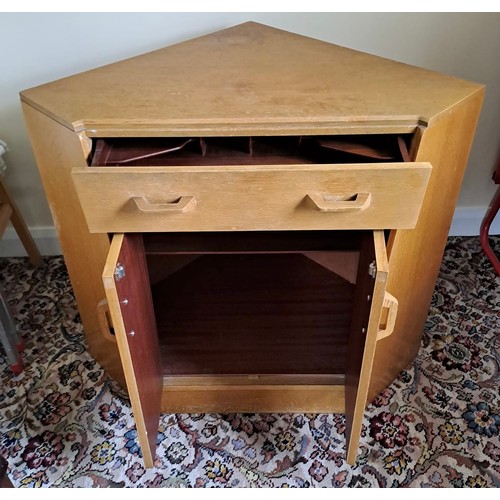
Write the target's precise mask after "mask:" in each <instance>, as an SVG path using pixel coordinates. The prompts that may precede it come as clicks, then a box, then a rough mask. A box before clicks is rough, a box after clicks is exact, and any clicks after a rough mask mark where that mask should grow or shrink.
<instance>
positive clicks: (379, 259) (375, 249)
mask: <svg viewBox="0 0 500 500" xmlns="http://www.w3.org/2000/svg"><path fill="white" fill-rule="evenodd" d="M387 275H388V262H387V253H386V246H385V238H384V232H383V231H373V233H371V232H366V233H365V234H364V236H363V238H362V242H361V252H360V257H359V265H358V273H357V279H356V294H355V297H354V303H353V314H352V320H351V329H350V334H349V342H348V359H347V367H346V380H345V416H346V438H347V462H348V463H349V464H354V463H355V461H356V455H357V452H358V444H359V438H360V434H361V427H362V423H363V416H364V414H365V407H366V400H367V397H368V386H369V384H370V376H371V371H372V366H373V358H374V355H375V346H376V343H377V340H378V339H379V338H384V337H386V336H388V335H390V334H391V333H392V330H393V329H394V322H395V320H396V313H397V300H396V299H394V297H392V296H391V295H389V294H388V293H386V290H385V287H386V283H387ZM383 313H384V315H383ZM382 318H385V319H384V323H385V325H384V326H383V327H382V326H381V320H382Z"/></svg>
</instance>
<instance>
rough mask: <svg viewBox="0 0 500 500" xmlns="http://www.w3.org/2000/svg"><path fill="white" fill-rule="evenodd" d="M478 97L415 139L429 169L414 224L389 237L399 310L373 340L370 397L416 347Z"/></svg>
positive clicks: (406, 362)
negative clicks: (389, 329)
mask: <svg viewBox="0 0 500 500" xmlns="http://www.w3.org/2000/svg"><path fill="white" fill-rule="evenodd" d="M482 101H483V93H482V92H478V93H477V94H476V95H474V96H473V97H471V98H470V99H468V100H466V101H464V102H462V103H460V104H457V106H455V107H454V108H453V109H451V110H450V111H449V112H448V114H447V116H446V117H443V119H442V120H440V121H439V122H438V123H436V124H434V125H433V126H432V127H429V128H427V129H425V130H424V132H423V134H422V137H421V139H420V145H419V148H418V152H417V157H416V161H429V162H431V163H432V166H433V169H432V174H431V178H430V181H429V185H428V187H427V191H426V194H425V197H424V201H423V204H422V210H421V212H420V216H419V220H418V223H417V225H416V227H415V229H413V230H411V231H407V230H397V231H396V233H395V235H394V237H393V238H392V247H391V252H390V258H389V265H390V270H391V272H390V274H389V278H388V283H387V291H388V292H389V293H391V294H392V295H394V296H395V297H396V298H397V299H398V301H399V310H398V317H397V320H396V326H395V330H394V333H393V334H392V335H391V336H390V337H388V338H386V339H383V340H381V341H380V342H378V343H377V350H376V353H375V362H374V367H373V372H372V379H371V382H370V393H369V401H371V400H373V399H374V398H375V397H376V396H377V395H378V394H379V393H380V392H381V391H382V390H383V389H384V388H385V387H387V386H388V385H389V384H390V383H391V382H392V381H393V380H394V379H395V378H396V377H397V376H398V374H399V373H400V372H401V371H402V370H405V369H407V368H408V366H409V365H410V363H411V362H412V361H413V359H414V358H415V356H416V355H417V353H418V350H419V348H420V344H421V339H422V334H423V331H424V325H425V321H426V319H427V315H428V313H429V307H430V303H431V298H432V293H433V291H434V287H435V284H436V279H437V275H438V272H439V266H440V264H441V259H442V256H443V252H444V248H445V245H446V241H447V237H448V232H449V229H450V225H451V220H452V217H453V213H454V210H455V206H456V202H457V198H458V195H459V192H460V185H461V183H462V177H463V174H464V171H465V167H466V165H467V158H468V156H469V151H470V147H471V144H472V139H473V137H474V131H475V129H476V124H477V120H478V118H479V112H480V110H481V105H482Z"/></svg>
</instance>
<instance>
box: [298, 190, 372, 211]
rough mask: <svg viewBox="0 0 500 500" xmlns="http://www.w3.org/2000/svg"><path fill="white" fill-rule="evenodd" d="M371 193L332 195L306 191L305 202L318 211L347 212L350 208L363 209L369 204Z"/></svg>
mask: <svg viewBox="0 0 500 500" xmlns="http://www.w3.org/2000/svg"><path fill="white" fill-rule="evenodd" d="M371 199H372V195H371V193H356V194H353V195H346V196H343V195H334V194H321V193H308V194H307V195H306V202H307V203H308V204H309V206H311V207H312V208H314V209H315V210H319V211H320V212H349V211H352V210H365V209H366V208H368V207H369V206H370V202H371Z"/></svg>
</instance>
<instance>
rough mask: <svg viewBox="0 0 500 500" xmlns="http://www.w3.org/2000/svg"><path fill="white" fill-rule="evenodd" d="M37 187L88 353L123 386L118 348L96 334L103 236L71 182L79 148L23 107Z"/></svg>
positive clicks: (80, 162)
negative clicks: (49, 217)
mask: <svg viewBox="0 0 500 500" xmlns="http://www.w3.org/2000/svg"><path fill="white" fill-rule="evenodd" d="M23 113H24V118H25V120H26V124H27V126H28V130H29V133H30V139H31V144H32V146H33V151H34V153H35V157H36V161H37V164H38V169H39V171H40V176H41V179H42V183H43V187H44V190H45V193H46V195H47V201H48V203H49V207H50V210H51V212H52V217H53V219H54V224H55V226H56V229H57V234H58V237H59V243H60V245H61V249H62V252H63V254H64V262H65V264H66V267H67V269H68V274H69V278H70V280H71V286H72V288H73V292H74V294H75V298H76V302H77V305H78V311H79V313H80V317H81V320H82V323H83V328H84V332H85V337H86V339H87V344H88V346H89V351H90V353H91V354H92V356H94V358H95V359H97V361H98V362H99V363H100V365H101V366H102V367H103V368H104V369H105V370H106V372H107V373H108V374H109V375H110V376H111V377H112V378H113V379H114V380H116V381H117V382H119V383H120V385H121V386H122V387H126V384H125V378H124V375H123V368H122V365H121V362H120V356H119V354H118V349H117V347H116V344H115V343H114V342H110V341H109V340H107V339H106V338H105V337H104V336H103V335H102V333H101V328H100V325H99V321H98V318H97V313H96V310H97V305H98V304H99V302H100V301H101V300H103V299H104V297H105V293H104V289H103V286H102V279H101V275H102V270H103V267H104V263H105V262H106V258H107V255H108V251H109V239H108V236H107V235H106V234H90V233H89V230H88V227H87V223H86V221H85V217H84V215H83V210H82V207H81V206H80V202H79V201H78V196H77V194H76V192H75V186H74V184H73V181H72V179H71V169H73V168H83V167H85V165H86V162H85V158H86V155H85V152H84V149H83V146H84V144H82V143H81V142H80V138H79V137H78V135H77V134H75V133H74V132H71V131H70V130H68V129H67V128H66V127H63V126H62V125H61V124H60V123H57V122H56V121H54V120H52V119H51V118H49V117H47V116H46V115H44V114H43V113H40V112H39V111H37V110H36V109H33V108H32V107H31V106H28V105H26V104H23Z"/></svg>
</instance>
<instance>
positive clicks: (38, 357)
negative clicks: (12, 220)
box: [0, 237, 500, 488]
mask: <svg viewBox="0 0 500 500" xmlns="http://www.w3.org/2000/svg"><path fill="white" fill-rule="evenodd" d="M495 245H496V251H497V253H499V252H500V237H497V238H495ZM0 277H1V282H2V283H3V286H4V289H5V291H6V292H7V294H8V297H9V300H10V302H11V306H12V309H13V311H14V314H15V317H16V321H17V323H18V325H19V327H20V330H21V331H22V332H24V338H25V342H26V352H25V354H24V359H25V363H26V368H25V370H24V372H23V373H22V374H21V375H19V376H17V377H13V376H12V375H11V373H10V371H9V368H8V363H7V360H6V359H5V357H4V354H3V351H1V350H0V377H1V386H0V455H3V456H4V457H6V458H7V460H8V462H9V466H10V470H9V476H10V478H11V480H12V481H13V483H14V484H15V485H16V486H18V487H47V486H51V487H125V486H126V487H184V486H185V487H250V486H257V487H299V488H304V487H498V486H500V440H499V427H500V396H499V359H500V358H499V344H500V343H499V334H500V280H499V279H498V278H495V276H494V273H493V270H492V268H491V266H490V265H489V263H488V261H487V260H486V258H485V257H484V256H483V254H482V253H481V251H480V247H479V242H478V239H476V238H450V240H449V242H448V246H447V249H446V254H445V259H444V261H443V265H442V268H441V273H440V277H439V280H438V283H437V286H436V291H435V293H434V297H433V302H432V308H431V311H430V314H429V318H428V321H427V326H426V332H425V335H424V340H423V344H422V347H421V350H420V353H419V356H418V358H417V359H416V360H415V362H414V364H413V366H412V368H411V369H409V370H408V371H404V372H402V373H401V374H400V376H399V378H398V379H397V380H396V381H395V382H394V383H393V384H392V385H391V386H390V387H389V388H388V389H387V390H386V391H385V392H384V393H383V394H381V395H380V397H379V398H378V399H377V400H376V401H375V402H374V403H373V404H372V405H371V406H370V407H369V409H368V411H367V412H366V417H365V421H364V430H363V435H362V438H361V448H360V454H359V457H358V462H357V465H356V466H355V467H351V466H349V465H347V464H346V463H345V461H344V445H345V439H344V429H345V427H344V419H343V417H342V416H341V415H315V414H304V415H289V414H279V415H278V414H276V415H275V414H273V415H271V414H268V415H266V414H260V415H248V414H241V415H238V414H233V415H218V414H199V415H163V416H162V418H161V422H160V433H159V435H158V450H157V461H156V467H155V468H153V469H150V470H145V469H144V467H143V465H142V460H141V458H140V450H139V447H138V445H137V441H136V430H135V427H134V423H133V419H132V416H131V411H130V405H129V401H128V399H127V398H126V396H125V395H124V394H123V392H122V391H120V390H119V389H118V388H117V386H116V385H115V384H114V383H113V382H112V381H111V380H109V379H108V378H107V377H106V375H105V374H104V372H103V370H102V369H101V368H100V367H99V366H98V365H97V363H96V362H95V361H94V360H93V359H92V358H90V357H89V355H88V354H87V352H86V348H85V341H84V338H83V335H82V327H81V325H80V323H79V318H78V314H77V312H76V309H75V302H74V299H73V296H72V292H71V288H70V286H69V283H68V279H67V275H66V270H65V267H64V264H63V261H62V259H61V258H59V257H52V258H46V260H45V265H44V266H43V267H42V268H40V269H38V270H33V269H31V268H30V267H29V266H28V264H27V260H25V259H2V260H1V261H0Z"/></svg>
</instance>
